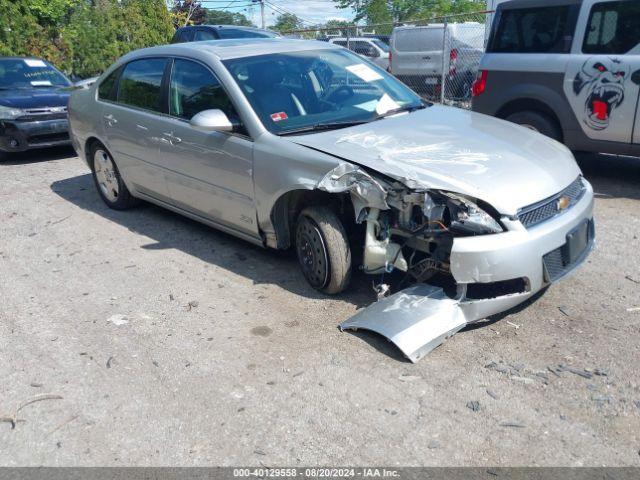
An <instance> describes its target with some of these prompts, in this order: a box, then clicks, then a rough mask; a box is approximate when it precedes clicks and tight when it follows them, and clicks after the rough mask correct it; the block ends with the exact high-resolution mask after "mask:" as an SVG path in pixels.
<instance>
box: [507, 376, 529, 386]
mask: <svg viewBox="0 0 640 480" xmlns="http://www.w3.org/2000/svg"><path fill="white" fill-rule="evenodd" d="M511 380H514V381H516V382H520V383H524V384H525V385H531V384H532V383H533V378H529V377H519V376H517V375H512V376H511Z"/></svg>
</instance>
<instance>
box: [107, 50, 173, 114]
mask: <svg viewBox="0 0 640 480" xmlns="http://www.w3.org/2000/svg"><path fill="white" fill-rule="evenodd" d="M166 63H167V60H166V59H164V58H145V59H143V60H134V61H133V62H131V63H128V64H127V65H126V66H125V67H124V70H123V72H122V76H121V77H120V82H118V103H123V104H125V105H131V106H132V107H138V108H143V109H145V110H151V111H154V112H160V111H161V107H160V105H161V100H160V99H161V86H162V76H163V74H164V68H165V65H166Z"/></svg>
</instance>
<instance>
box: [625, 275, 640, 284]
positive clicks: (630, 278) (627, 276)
mask: <svg viewBox="0 0 640 480" xmlns="http://www.w3.org/2000/svg"><path fill="white" fill-rule="evenodd" d="M624 278H626V279H627V280H629V281H631V282H633V283H637V284H638V285H640V280H636V279H635V278H632V277H631V276H630V275H626V276H625V277H624Z"/></svg>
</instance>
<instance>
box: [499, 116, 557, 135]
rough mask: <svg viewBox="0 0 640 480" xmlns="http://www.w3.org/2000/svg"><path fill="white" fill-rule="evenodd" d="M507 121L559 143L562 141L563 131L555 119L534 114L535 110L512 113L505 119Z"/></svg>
mask: <svg viewBox="0 0 640 480" xmlns="http://www.w3.org/2000/svg"><path fill="white" fill-rule="evenodd" d="M505 120H508V121H510V122H513V123H517V124H518V125H522V126H523V127H527V128H530V129H531V130H535V131H536V132H540V133H541V134H543V135H546V136H547V137H550V138H553V139H554V140H556V141H558V142H561V141H562V131H561V130H560V126H559V125H558V123H557V122H556V121H555V120H554V119H553V118H551V117H550V116H549V115H546V114H544V113H541V112H534V111H533V110H524V111H522V112H516V113H512V114H511V115H509V116H508V117H507V118H505Z"/></svg>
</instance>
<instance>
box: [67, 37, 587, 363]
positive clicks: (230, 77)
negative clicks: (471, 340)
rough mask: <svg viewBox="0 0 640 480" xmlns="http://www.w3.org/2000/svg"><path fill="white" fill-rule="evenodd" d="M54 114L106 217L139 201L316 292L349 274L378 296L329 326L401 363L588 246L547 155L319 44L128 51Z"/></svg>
mask: <svg viewBox="0 0 640 480" xmlns="http://www.w3.org/2000/svg"><path fill="white" fill-rule="evenodd" d="M69 118H70V126H71V138H72V141H73V144H74V146H75V148H76V149H77V151H78V153H79V154H80V156H81V157H82V158H84V159H86V161H87V163H88V165H89V166H90V168H91V170H92V171H93V175H94V179H95V184H96V187H97V190H98V192H99V194H100V196H101V197H102V199H103V200H104V202H105V203H106V204H107V205H108V206H109V207H111V208H114V209H125V208H129V207H132V206H134V205H135V204H136V203H137V202H138V200H139V199H144V200H146V201H149V202H153V203H156V204H158V205H161V206H163V207H166V208H168V209H171V210H174V211H176V212H179V213H181V214H183V215H186V216H188V217H191V218H193V219H196V220H198V221H201V222H203V223H205V224H207V225H211V226H213V227H215V228H218V229H221V230H224V231H226V232H229V233H231V234H233V235H236V236H238V237H240V238H242V239H244V240H246V241H249V242H252V243H255V244H257V245H261V246H265V247H271V248H276V249H288V248H290V247H292V248H294V249H295V250H296V252H297V255H298V259H299V262H300V267H301V269H302V272H303V274H304V276H305V277H306V279H307V280H308V282H309V283H310V284H311V285H312V286H313V287H314V288H316V289H318V290H320V291H322V292H325V293H328V294H336V293H339V292H341V291H343V290H345V289H346V288H347V286H348V284H349V281H350V278H351V272H352V270H353V269H354V268H359V269H362V270H363V271H364V272H365V273H367V274H370V275H371V276H373V277H374V279H376V280H377V287H376V288H377V290H378V293H379V297H380V298H379V301H377V302H376V303H374V304H373V305H371V306H370V307H368V308H366V309H363V310H361V311H360V312H359V313H357V314H356V315H355V316H354V317H352V318H351V319H348V320H347V321H345V322H344V323H343V324H342V325H341V328H343V329H357V328H360V329H368V330H372V331H375V332H378V333H381V334H382V335H385V336H387V337H388V338H389V339H390V340H392V341H393V342H394V343H395V344H396V345H397V346H398V347H399V348H400V349H401V350H402V351H403V352H404V353H405V355H406V356H407V357H408V358H410V359H411V360H412V361H416V360H417V359H419V358H420V357H422V356H423V355H424V354H425V353H427V352H428V351H430V350H431V349H432V348H434V347H435V346H437V345H438V344H440V343H441V342H442V341H443V340H444V339H445V338H446V337H447V336H450V335H452V334H453V333H455V332H456V331H457V330H459V329H461V328H462V327H464V326H465V325H466V324H468V323H470V322H475V321H478V320H480V319H483V318H486V317H487V316H490V315H493V314H496V313H498V312H502V311H504V310H507V309H509V308H512V307H514V306H516V305H518V304H520V303H522V302H523V301H525V300H527V299H528V298H530V297H531V296H532V295H534V294H535V293H537V292H539V291H541V290H542V289H544V288H546V287H547V286H548V285H549V284H551V283H553V282H555V281H557V280H559V279H560V278H562V277H563V276H565V275H566V274H568V273H569V272H571V271H573V270H574V269H575V267H576V266H577V265H579V264H580V263H581V262H582V261H583V260H584V259H585V258H586V256H587V255H588V254H589V252H590V250H591V247H592V245H593V242H594V227H593V219H592V207H593V190H592V188H591V186H590V185H589V183H588V182H587V181H586V180H585V179H584V178H583V177H582V175H581V172H580V170H579V168H578V166H577V165H576V163H575V160H574V158H573V156H572V154H571V153H570V152H569V150H567V149H566V148H565V147H564V146H563V145H561V144H560V143H557V142H555V141H553V140H550V139H548V138H546V137H544V136H542V135H540V134H538V133H536V132H533V131H531V130H528V129H525V128H523V127H520V126H518V125H515V124H512V123H508V122H505V121H502V120H498V119H495V118H491V117H487V116H484V115H480V114H475V113H471V112H467V111H463V110H459V109H455V108H449V107H443V106H433V105H428V104H425V103H424V102H423V101H422V100H421V99H420V98H419V97H418V96H417V95H416V94H415V93H413V92H412V91H411V90H410V89H408V88H407V87H406V86H404V85H403V84H402V83H401V82H399V81H398V80H396V79H395V78H393V77H392V76H390V75H389V74H387V73H386V72H385V71H383V70H382V69H380V68H378V67H377V66H375V65H374V64H372V63H369V62H368V61H367V60H365V59H363V58H361V57H359V56H357V55H355V54H353V53H352V52H349V51H348V50H346V49H344V48H341V47H338V46H334V45H331V44H325V43H323V42H314V41H300V40H285V39H256V40H242V41H238V40H225V41H216V42H196V43H186V44H175V45H170V46H162V47H155V48H150V49H144V50H139V51H136V52H133V53H130V54H128V55H126V56H125V57H123V58H121V59H120V60H119V61H118V62H117V63H116V64H114V65H113V66H112V67H111V68H109V69H108V70H107V71H106V72H105V73H104V74H103V75H102V76H101V77H100V78H99V79H98V81H97V82H96V83H95V84H94V85H93V86H91V87H90V88H89V89H86V90H78V91H76V92H75V93H74V94H73V96H72V98H71V100H70V106H69ZM392 272H395V276H396V278H399V281H397V282H396V283H395V284H394V286H395V289H396V290H397V291H396V292H390V289H391V290H393V288H392V287H390V286H389V285H387V284H386V283H385V279H388V278H390V277H393V275H391V276H390V275H388V274H390V273H392ZM398 274H399V275H398ZM385 275H386V277H385ZM403 287H404V288H403Z"/></svg>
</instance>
